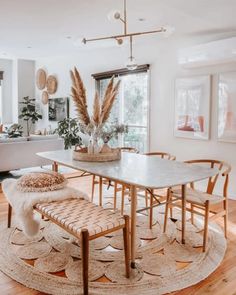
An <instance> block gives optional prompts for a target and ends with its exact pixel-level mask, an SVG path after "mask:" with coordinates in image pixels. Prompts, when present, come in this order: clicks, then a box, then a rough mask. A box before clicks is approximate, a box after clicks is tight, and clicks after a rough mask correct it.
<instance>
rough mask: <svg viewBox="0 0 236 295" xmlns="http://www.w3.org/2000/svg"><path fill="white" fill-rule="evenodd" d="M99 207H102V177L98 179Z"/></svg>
mask: <svg viewBox="0 0 236 295" xmlns="http://www.w3.org/2000/svg"><path fill="white" fill-rule="evenodd" d="M99 206H102V177H101V176H100V177H99Z"/></svg>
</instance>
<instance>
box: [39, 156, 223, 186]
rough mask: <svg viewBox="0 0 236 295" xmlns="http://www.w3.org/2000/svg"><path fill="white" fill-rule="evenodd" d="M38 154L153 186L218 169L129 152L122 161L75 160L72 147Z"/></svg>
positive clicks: (191, 178)
mask: <svg viewBox="0 0 236 295" xmlns="http://www.w3.org/2000/svg"><path fill="white" fill-rule="evenodd" d="M37 155H38V156H40V157H43V158H46V159H48V160H51V161H53V162H57V163H58V164H60V165H63V166H67V167H71V168H74V169H78V170H81V171H86V172H89V173H92V174H95V175H98V176H102V177H104V178H109V179H112V180H116V181H120V182H123V183H126V184H131V185H136V186H139V187H146V188H152V189H154V188H166V187H171V186H175V185H181V184H187V183H190V182H194V181H199V180H203V179H206V178H208V177H211V176H214V175H216V174H217V173H218V170H216V169H211V168H206V167H200V166H196V165H190V164H185V163H183V162H178V161H169V160H164V159H160V158H159V157H158V156H145V155H139V154H134V153H126V152H123V153H122V157H121V160H119V161H112V162H93V163H92V162H81V161H75V160H73V158H72V150H60V151H51V152H41V153H38V154H37Z"/></svg>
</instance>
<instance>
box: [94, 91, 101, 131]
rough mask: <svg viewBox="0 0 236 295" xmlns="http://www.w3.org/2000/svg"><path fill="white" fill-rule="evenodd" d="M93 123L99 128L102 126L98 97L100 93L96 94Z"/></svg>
mask: <svg viewBox="0 0 236 295" xmlns="http://www.w3.org/2000/svg"><path fill="white" fill-rule="evenodd" d="M93 122H94V124H95V126H97V127H98V126H99V124H100V99H99V96H98V92H96V94H95V98H94V102H93Z"/></svg>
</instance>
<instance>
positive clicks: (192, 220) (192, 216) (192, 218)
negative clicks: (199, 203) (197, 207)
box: [190, 204, 194, 225]
mask: <svg viewBox="0 0 236 295" xmlns="http://www.w3.org/2000/svg"><path fill="white" fill-rule="evenodd" d="M190 208H191V223H192V224H193V225H194V213H193V210H194V205H193V204H190Z"/></svg>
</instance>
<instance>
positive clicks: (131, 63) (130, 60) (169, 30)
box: [82, 0, 174, 70]
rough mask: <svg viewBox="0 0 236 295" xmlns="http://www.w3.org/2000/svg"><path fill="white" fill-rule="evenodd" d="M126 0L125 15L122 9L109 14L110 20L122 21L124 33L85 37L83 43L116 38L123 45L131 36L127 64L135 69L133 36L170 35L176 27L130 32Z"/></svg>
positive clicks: (131, 68) (129, 67) (128, 67)
mask: <svg viewBox="0 0 236 295" xmlns="http://www.w3.org/2000/svg"><path fill="white" fill-rule="evenodd" d="M123 1H124V12H123V16H122V14H121V12H120V11H118V10H112V11H111V12H110V13H109V14H108V16H107V17H108V19H109V20H110V21H121V22H122V23H123V34H119V35H113V36H104V37H97V38H90V39H87V38H83V39H82V43H83V44H87V43H88V42H95V41H102V40H108V39H114V40H116V42H117V44H118V45H122V44H123V42H124V40H123V39H125V38H129V43H130V56H129V58H128V62H127V64H126V67H127V69H129V70H135V69H136V68H137V66H138V65H137V63H136V62H135V58H134V56H133V37H136V36H142V35H149V34H156V33H165V36H166V37H168V36H169V35H171V34H172V33H173V32H174V28H173V27H170V26H163V27H160V28H157V29H156V30H152V31H143V32H134V33H128V30H127V27H128V20H127V6H126V4H127V3H126V2H127V0H123Z"/></svg>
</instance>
